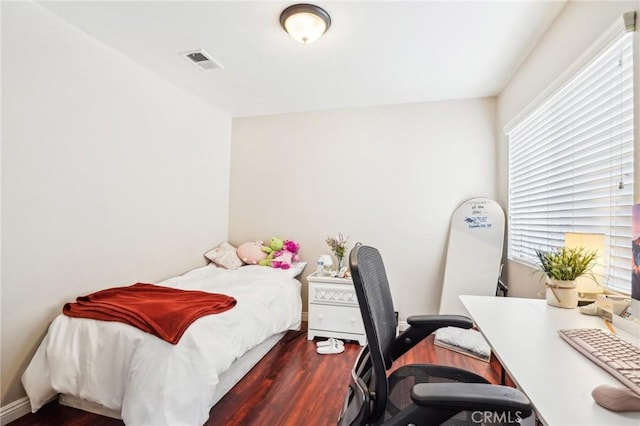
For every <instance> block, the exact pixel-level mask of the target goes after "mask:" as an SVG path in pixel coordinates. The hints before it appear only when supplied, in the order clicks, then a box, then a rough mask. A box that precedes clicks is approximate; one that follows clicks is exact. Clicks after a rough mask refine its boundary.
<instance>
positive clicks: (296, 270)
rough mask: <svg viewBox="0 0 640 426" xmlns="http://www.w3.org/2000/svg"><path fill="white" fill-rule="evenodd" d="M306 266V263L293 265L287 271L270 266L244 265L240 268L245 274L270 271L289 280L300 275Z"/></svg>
mask: <svg viewBox="0 0 640 426" xmlns="http://www.w3.org/2000/svg"><path fill="white" fill-rule="evenodd" d="M306 266H307V262H296V263H293V264H292V265H291V267H290V268H289V269H280V268H272V267H271V266H260V265H245V266H243V267H242V270H243V271H244V270H246V271H247V272H248V271H250V270H256V271H265V273H271V271H274V272H273V273H279V274H282V275H284V276H286V277H289V278H295V277H297V276H298V275H300V274H301V273H302V271H303V270H304V268H305V267H306Z"/></svg>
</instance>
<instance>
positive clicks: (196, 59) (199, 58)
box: [181, 50, 224, 71]
mask: <svg viewBox="0 0 640 426" xmlns="http://www.w3.org/2000/svg"><path fill="white" fill-rule="evenodd" d="M181 55H182V56H184V57H185V58H187V60H188V61H189V62H191V63H192V64H193V65H195V66H197V67H198V68H200V69H201V70H204V71H209V70H215V69H218V68H220V69H224V67H223V66H222V65H221V64H220V63H219V62H216V61H215V60H214V59H213V58H212V57H211V56H209V54H208V53H206V52H205V51H204V50H192V51H190V52H184V53H181Z"/></svg>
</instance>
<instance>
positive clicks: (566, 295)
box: [536, 246, 597, 308]
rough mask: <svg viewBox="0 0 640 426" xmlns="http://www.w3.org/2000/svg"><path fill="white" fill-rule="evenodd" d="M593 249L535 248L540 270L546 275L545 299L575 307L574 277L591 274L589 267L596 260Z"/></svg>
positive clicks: (576, 296) (554, 303) (557, 304)
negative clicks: (546, 249) (547, 249)
mask: <svg viewBox="0 0 640 426" xmlns="http://www.w3.org/2000/svg"><path fill="white" fill-rule="evenodd" d="M596 254H597V252H596V251H595V250H587V249H585V248H584V247H575V248H568V247H565V246H562V247H558V248H557V249H554V250H551V251H542V250H536V255H537V256H538V260H539V261H540V265H539V268H540V271H541V272H542V273H543V274H544V275H545V276H546V278H547V280H546V283H545V286H546V290H545V292H546V299H547V303H548V304H549V305H551V306H557V307H560V308H576V307H577V306H578V290H577V288H576V281H575V280H576V278H578V277H580V276H582V275H588V276H590V277H591V278H594V277H593V274H592V272H591V269H592V268H593V265H594V264H595V261H596Z"/></svg>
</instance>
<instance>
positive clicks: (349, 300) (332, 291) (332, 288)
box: [309, 283, 358, 307]
mask: <svg viewBox="0 0 640 426" xmlns="http://www.w3.org/2000/svg"><path fill="white" fill-rule="evenodd" d="M309 290H310V291H309V303H322V304H330V305H349V306H355V307H357V306H358V297H357V296H356V291H355V289H354V288H353V285H331V284H318V283H312V284H311V285H310V286H309Z"/></svg>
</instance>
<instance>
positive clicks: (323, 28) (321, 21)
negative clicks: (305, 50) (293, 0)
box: [280, 4, 331, 44]
mask: <svg viewBox="0 0 640 426" xmlns="http://www.w3.org/2000/svg"><path fill="white" fill-rule="evenodd" d="M280 25H282V28H284V30H285V31H286V32H287V33H288V34H289V35H290V36H291V37H293V39H294V40H296V41H299V42H300V43H304V44H308V43H312V42H314V41H316V40H317V39H319V38H320V37H321V36H322V34H324V33H325V32H327V30H328V29H329V27H330V26H331V17H330V16H329V14H328V13H327V12H326V11H325V10H324V9H322V8H320V7H318V6H315V5H313V4H294V5H293V6H289V7H288V8H286V9H285V10H283V11H282V13H281V14H280Z"/></svg>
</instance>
